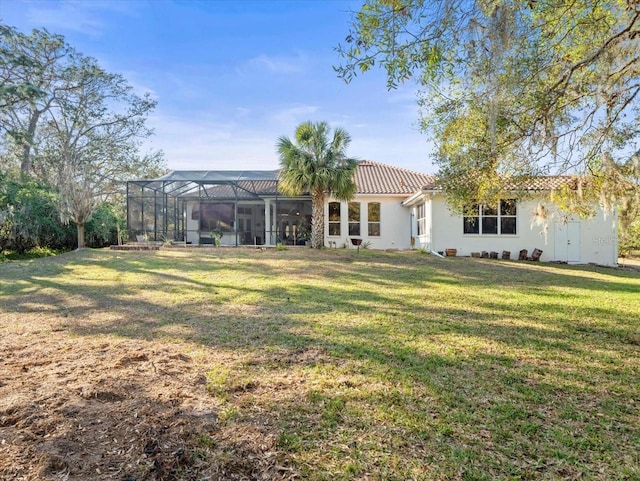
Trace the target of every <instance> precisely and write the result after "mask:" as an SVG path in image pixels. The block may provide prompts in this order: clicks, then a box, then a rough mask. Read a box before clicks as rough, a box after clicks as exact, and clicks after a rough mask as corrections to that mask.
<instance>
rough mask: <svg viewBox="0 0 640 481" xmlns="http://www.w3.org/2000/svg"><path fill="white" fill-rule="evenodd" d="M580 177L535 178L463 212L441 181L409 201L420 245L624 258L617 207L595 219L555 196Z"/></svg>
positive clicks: (602, 260) (557, 257) (555, 257)
mask: <svg viewBox="0 0 640 481" xmlns="http://www.w3.org/2000/svg"><path fill="white" fill-rule="evenodd" d="M571 183H575V178H573V177H563V176H552V177H536V178H533V179H531V180H530V181H529V182H528V184H527V185H525V186H524V188H521V189H520V190H518V191H516V190H514V191H513V194H512V195H508V196H505V198H503V199H502V200H501V201H500V203H499V205H490V206H487V205H475V206H473V209H472V212H469V213H468V215H466V216H463V215H459V214H456V213H453V212H452V211H451V210H450V209H449V206H448V204H447V202H446V200H445V197H444V195H443V194H442V192H441V191H440V190H439V189H438V188H437V187H436V185H435V182H433V183H431V184H428V185H425V186H424V187H423V188H422V189H421V190H419V191H417V192H415V193H414V194H413V195H412V196H411V197H409V198H408V199H406V200H405V201H404V202H403V206H405V207H408V208H409V209H411V211H412V214H413V218H414V223H415V230H414V232H415V233H416V234H415V235H416V246H417V247H423V248H425V249H428V250H431V251H439V252H440V251H445V250H446V249H456V251H457V255H463V256H469V255H472V253H474V252H483V251H484V252H498V253H500V255H501V254H502V251H508V252H510V254H511V258H512V259H513V258H516V259H517V258H518V253H519V252H520V251H521V250H524V249H526V250H527V252H528V255H531V253H532V251H533V250H534V249H540V250H542V255H541V257H540V260H542V261H557V262H568V263H575V264H586V263H594V264H601V265H608V266H615V265H617V262H618V235H617V233H618V225H617V215H616V212H615V211H614V212H612V213H607V212H605V211H604V210H602V209H601V208H598V209H597V212H596V215H595V216H594V217H592V218H589V219H581V218H579V217H577V216H575V215H571V214H568V213H566V212H563V211H562V210H560V209H559V208H558V207H557V206H556V205H555V204H554V203H553V202H550V201H549V200H548V199H549V194H550V193H551V191H553V190H556V189H560V188H561V187H562V186H563V185H569V186H571Z"/></svg>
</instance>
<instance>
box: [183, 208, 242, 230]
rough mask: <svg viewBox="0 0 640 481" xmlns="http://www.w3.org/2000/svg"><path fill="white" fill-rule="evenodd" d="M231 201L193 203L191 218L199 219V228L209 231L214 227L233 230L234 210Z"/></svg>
mask: <svg viewBox="0 0 640 481" xmlns="http://www.w3.org/2000/svg"><path fill="white" fill-rule="evenodd" d="M234 207H235V206H234V204H233V203H224V202H223V203H217V204H214V203H202V204H197V203H196V204H194V206H193V210H192V211H191V218H192V219H194V220H198V219H200V230H201V231H206V232H210V231H212V230H214V229H217V230H220V231H222V232H233V227H234V221H235V211H234Z"/></svg>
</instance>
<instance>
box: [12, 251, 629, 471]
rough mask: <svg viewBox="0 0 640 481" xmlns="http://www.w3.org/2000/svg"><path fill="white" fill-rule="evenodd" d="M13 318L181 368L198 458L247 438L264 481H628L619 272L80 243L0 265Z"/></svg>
mask: <svg viewBox="0 0 640 481" xmlns="http://www.w3.org/2000/svg"><path fill="white" fill-rule="evenodd" d="M16 313H21V315H19V316H17V315H16ZM21 319H28V320H29V321H28V322H30V323H34V322H42V326H43V328H42V329H43V330H44V333H45V335H46V333H47V332H49V331H51V332H54V333H58V332H62V333H63V334H60V335H64V336H68V337H70V338H72V339H77V340H79V341H82V340H84V339H87V340H88V339H95V338H99V339H101V340H103V341H104V342H110V341H111V340H113V341H114V342H115V341H116V340H118V339H122V338H124V339H128V340H136V341H144V342H153V343H156V344H157V345H162V344H171V345H178V346H180V349H182V350H183V351H184V352H185V353H186V354H188V355H189V356H194V357H197V358H198V359H199V362H200V363H201V365H202V368H203V370H204V373H205V375H206V384H205V385H203V387H202V389H206V390H207V392H208V393H209V399H210V402H211V407H212V409H215V411H216V412H217V413H218V423H219V430H218V431H216V432H215V433H212V434H208V435H206V436H205V435H204V434H203V437H202V438H201V439H200V448H199V449H200V451H199V456H200V457H201V458H204V459H205V460H206V461H207V462H209V463H223V462H227V461H228V457H229V456H231V455H232V453H230V451H229V450H225V447H224V442H223V440H228V439H230V437H231V436H232V435H233V433H242V432H246V431H247V430H248V429H254V430H257V431H258V432H260V433H261V435H264V436H265V439H266V438H269V436H270V439H272V446H271V448H270V449H271V450H272V451H273V456H275V458H276V459H277V465H278V466H279V467H280V468H279V469H280V472H281V473H282V476H283V478H284V477H285V475H290V476H294V475H297V476H298V477H299V478H298V479H300V478H301V479H311V480H340V479H345V480H346V479H379V480H410V479H416V480H418V479H421V480H422V479H424V480H441V479H461V480H475V479H487V480H490V479H512V480H520V479H602V480H614V479H615V480H621V479H633V480H640V273H639V272H638V271H632V270H629V271H627V270H618V269H606V268H598V267H592V266H582V267H575V266H566V265H554V264H539V263H523V262H515V261H495V260H487V259H468V258H465V259H463V258H452V259H450V258H447V259H438V258H434V257H431V256H428V255H424V254H419V253H416V252H412V253H381V252H375V251H368V250H364V251H360V252H359V253H357V252H355V251H353V250H341V249H339V250H323V251H318V252H316V251H311V250H310V249H289V250H286V251H276V250H268V251H267V250H244V249H217V250H216V249H193V250H191V251H187V250H180V249H174V250H162V251H159V252H117V251H107V250H105V251H90V250H87V251H84V252H81V253H70V254H66V255H62V256H58V257H53V258H45V259H38V260H31V261H20V262H6V263H3V264H0V321H1V324H2V327H1V328H0V335H2V336H11V335H17V334H16V333H19V332H22V330H24V327H22V326H21V325H20V323H21V322H22V321H21ZM25 322H27V321H25ZM0 355H1V353H0ZM239 439H241V437H239ZM225 456H226V458H225ZM225 459H226V460H227V461H225ZM237 462H240V461H237ZM246 462H250V460H246Z"/></svg>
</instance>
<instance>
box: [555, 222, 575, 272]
mask: <svg viewBox="0 0 640 481" xmlns="http://www.w3.org/2000/svg"><path fill="white" fill-rule="evenodd" d="M555 260H557V261H562V262H580V222H567V223H564V222H556V223H555Z"/></svg>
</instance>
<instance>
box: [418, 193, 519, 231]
mask: <svg viewBox="0 0 640 481" xmlns="http://www.w3.org/2000/svg"><path fill="white" fill-rule="evenodd" d="M516 219H517V207H516V200H515V199H503V200H501V201H500V205H498V206H496V205H478V204H476V205H474V206H472V207H470V208H469V209H467V210H466V211H465V213H464V216H463V233H464V234H479V235H515V234H516V233H517V231H516V225H517V222H516ZM418 230H419V227H418Z"/></svg>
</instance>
